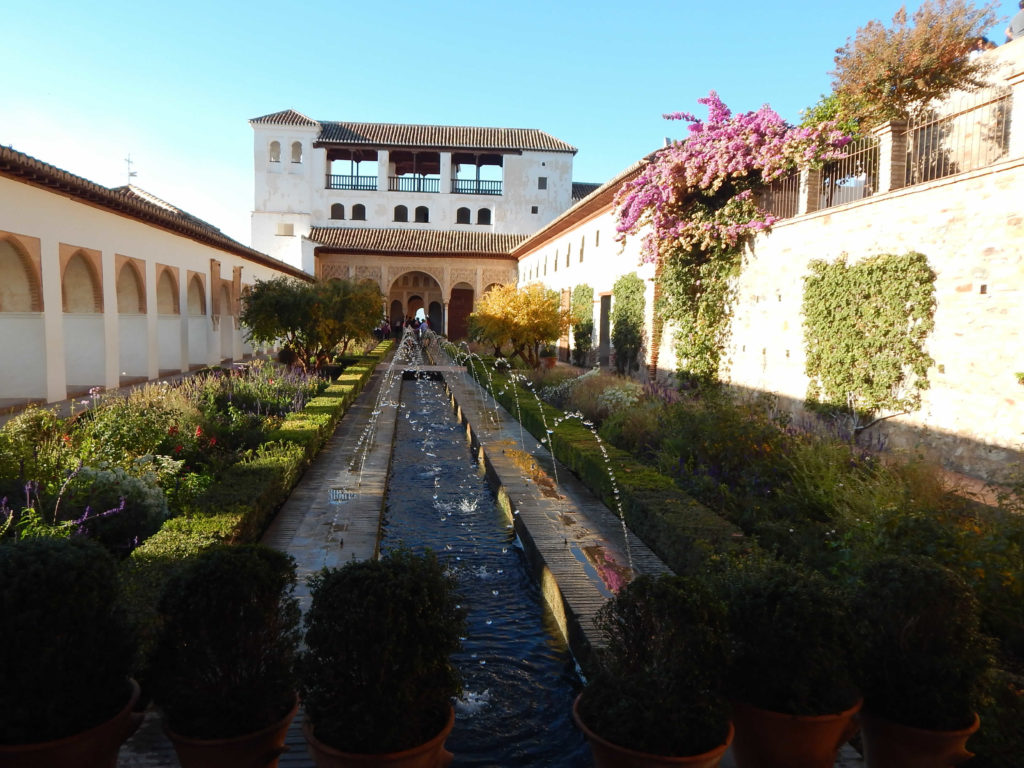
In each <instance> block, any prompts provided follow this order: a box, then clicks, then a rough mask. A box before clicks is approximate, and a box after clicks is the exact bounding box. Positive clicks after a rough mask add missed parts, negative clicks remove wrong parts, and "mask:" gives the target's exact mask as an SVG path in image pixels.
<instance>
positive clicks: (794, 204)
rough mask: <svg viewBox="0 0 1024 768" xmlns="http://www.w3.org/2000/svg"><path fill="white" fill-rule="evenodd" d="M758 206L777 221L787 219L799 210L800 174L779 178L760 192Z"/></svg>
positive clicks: (794, 172) (797, 172)
mask: <svg viewBox="0 0 1024 768" xmlns="http://www.w3.org/2000/svg"><path fill="white" fill-rule="evenodd" d="M758 205H759V206H760V207H761V209H762V210H765V211H767V212H768V213H770V214H772V215H773V216H774V217H775V218H777V219H789V218H792V217H793V216H796V215H797V213H798V212H799V210H800V172H799V171H793V172H792V173H790V174H788V175H786V176H780V177H779V178H777V179H775V180H774V181H773V182H771V183H770V184H768V185H766V186H765V187H764V188H763V189H762V190H761V192H760V200H759V201H758Z"/></svg>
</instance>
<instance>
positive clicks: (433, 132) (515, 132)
mask: <svg viewBox="0 0 1024 768" xmlns="http://www.w3.org/2000/svg"><path fill="white" fill-rule="evenodd" d="M321 125H323V130H322V131H321V132H320V138H319V139H317V141H318V143H324V144H373V145H376V146H385V147H431V148H434V149H495V150H524V149H528V150H542V151H548V152H572V153H573V154H575V153H576V147H574V146H572V145H571V144H566V143H565V142H564V141H562V140H561V139H556V138H555V137H554V136H552V135H550V134H548V133H544V132H543V131H538V130H537V129H535V128H477V127H471V126H458V125H400V124H395V123H338V122H322V123H321Z"/></svg>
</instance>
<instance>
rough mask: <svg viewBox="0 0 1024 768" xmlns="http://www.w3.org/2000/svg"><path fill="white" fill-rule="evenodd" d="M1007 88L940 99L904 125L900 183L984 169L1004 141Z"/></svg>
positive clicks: (1002, 153)
mask: <svg viewBox="0 0 1024 768" xmlns="http://www.w3.org/2000/svg"><path fill="white" fill-rule="evenodd" d="M1010 100H1011V96H1010V89H1009V88H987V89H984V90H981V91H977V92H975V93H970V94H966V95H964V96H963V97H962V98H960V99H959V100H957V101H955V102H952V103H950V102H946V103H945V104H944V105H943V107H944V109H943V113H942V114H937V113H935V112H934V111H929V112H926V113H924V114H923V115H921V116H919V117H916V118H914V119H912V120H911V121H910V122H908V124H907V135H906V140H907V175H906V184H907V185H908V186H909V185H911V184H920V183H922V182H925V181H932V180H933V179H941V178H945V177H946V176H952V175H953V174H954V173H963V172H965V171H973V170H976V169H978V168H984V167H985V166H986V165H991V164H992V163H994V162H996V161H997V160H1000V159H1001V158H1003V157H1004V156H1005V155H1006V154H1007V152H1008V151H1009V146H1010V106H1011V101H1010Z"/></svg>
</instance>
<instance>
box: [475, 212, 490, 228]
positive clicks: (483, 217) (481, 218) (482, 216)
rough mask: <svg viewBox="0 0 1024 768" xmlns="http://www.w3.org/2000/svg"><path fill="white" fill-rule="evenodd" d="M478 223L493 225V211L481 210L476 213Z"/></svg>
mask: <svg viewBox="0 0 1024 768" xmlns="http://www.w3.org/2000/svg"><path fill="white" fill-rule="evenodd" d="M476 223H477V224H490V223H491V209H490V208H481V209H480V210H479V211H477V212H476Z"/></svg>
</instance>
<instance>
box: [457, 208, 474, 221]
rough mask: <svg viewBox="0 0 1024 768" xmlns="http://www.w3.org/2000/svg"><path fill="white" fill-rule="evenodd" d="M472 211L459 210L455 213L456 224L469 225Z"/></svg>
mask: <svg viewBox="0 0 1024 768" xmlns="http://www.w3.org/2000/svg"><path fill="white" fill-rule="evenodd" d="M470 215H471V214H470V210H469V208H459V210H457V211H456V212H455V223H456V224H469V223H470V220H469V219H470Z"/></svg>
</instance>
